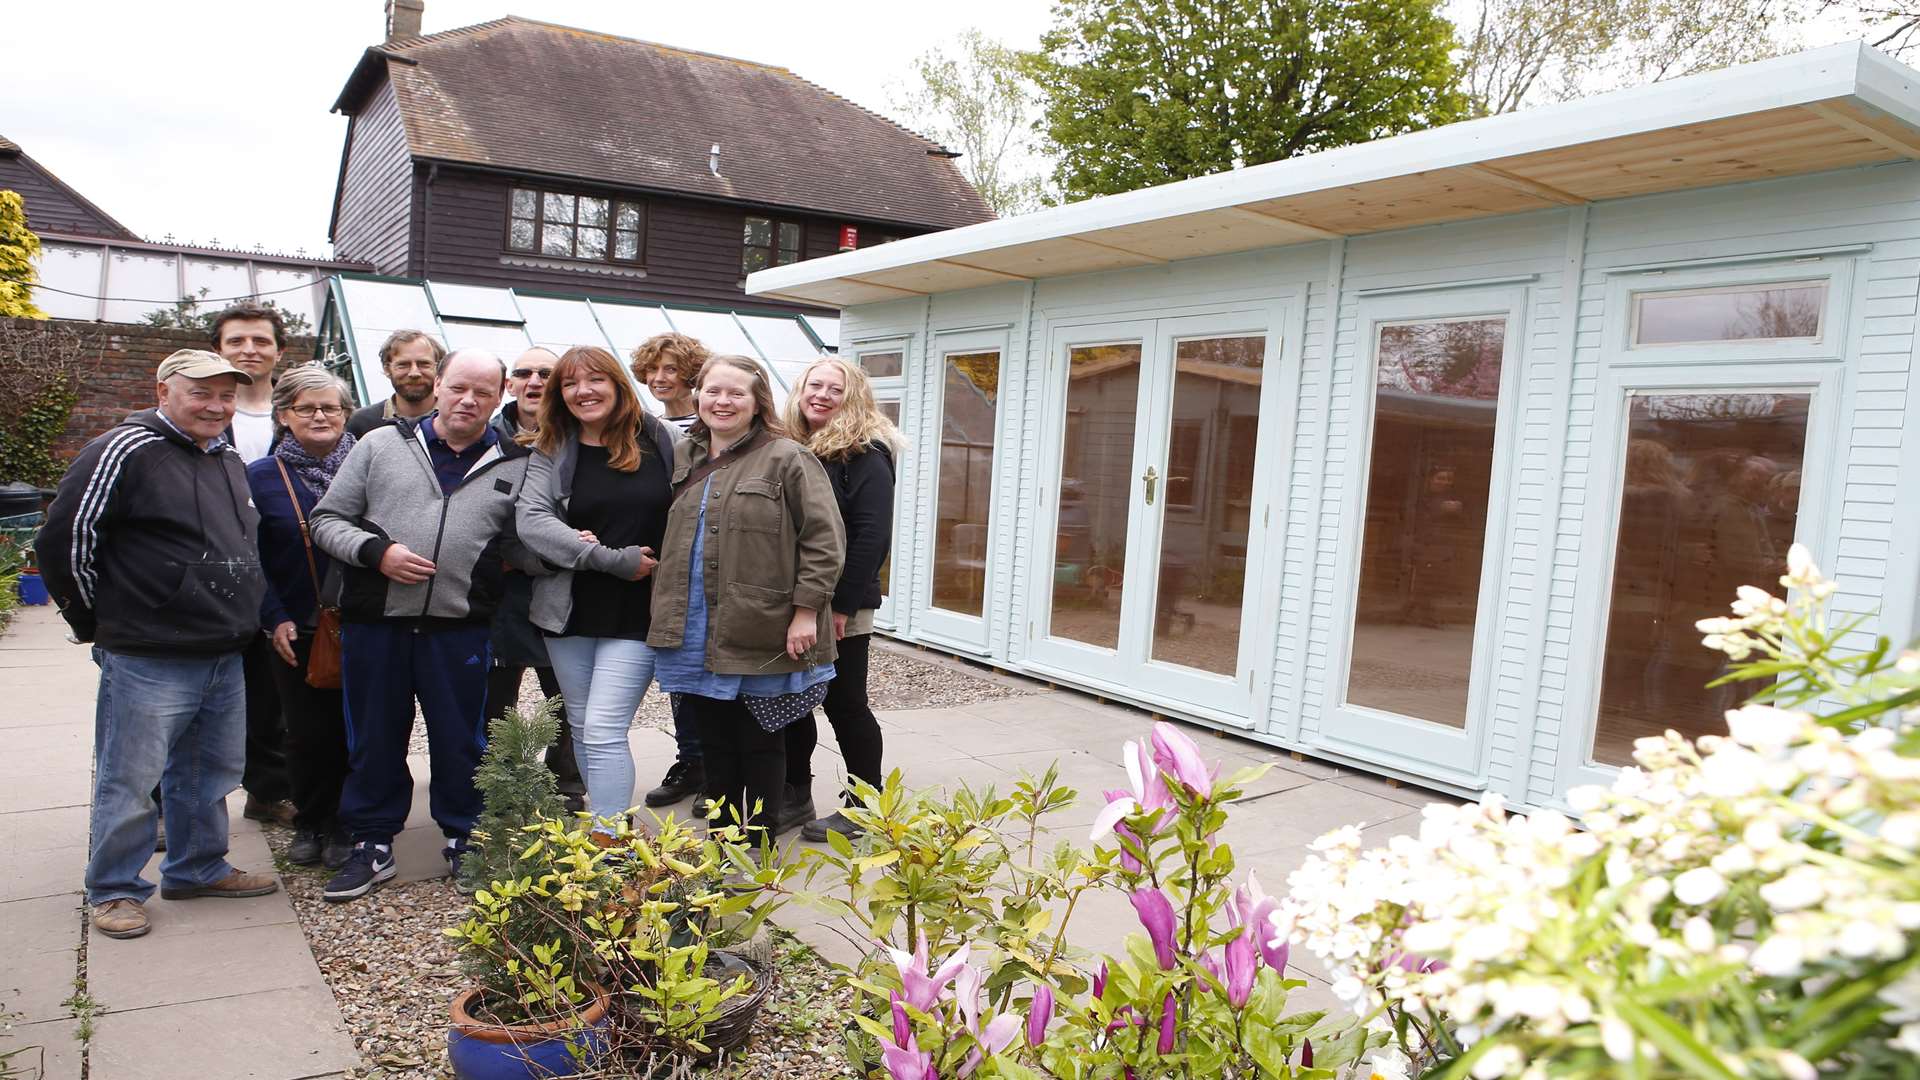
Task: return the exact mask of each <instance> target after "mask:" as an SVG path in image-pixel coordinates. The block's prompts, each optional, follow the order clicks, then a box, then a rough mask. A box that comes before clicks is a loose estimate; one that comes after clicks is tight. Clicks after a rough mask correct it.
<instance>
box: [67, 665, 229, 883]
mask: <svg viewBox="0 0 1920 1080" xmlns="http://www.w3.org/2000/svg"><path fill="white" fill-rule="evenodd" d="M93 661H94V663H96V664H98V665H100V696H99V698H98V699H97V700H96V701H95V703H94V714H93V747H94V775H93V815H92V832H93V845H92V848H91V850H90V851H89V853H88V857H87V902H88V903H90V904H104V903H106V902H107V901H109V900H139V901H142V902H145V901H146V899H147V898H148V897H150V896H152V895H153V884H152V883H151V882H149V881H147V880H146V879H145V878H144V877H142V876H141V872H142V871H143V870H144V869H146V865H147V860H148V859H150V858H152V857H153V840H154V813H155V807H154V805H153V788H154V785H155V784H159V785H160V801H161V803H162V804H163V805H164V806H165V807H166V827H167V855H166V858H164V859H162V860H161V862H160V883H161V884H163V885H167V886H170V887H175V888H180V887H191V886H195V885H211V884H213V883H214V882H216V881H219V880H220V879H221V878H224V877H226V876H227V875H228V874H230V873H232V872H233V866H232V865H231V864H229V863H228V862H227V795H228V793H230V792H232V791H233V790H234V789H235V788H237V787H239V786H240V771H241V769H242V768H244V767H245V765H246V760H247V711H246V693H247V691H246V679H245V678H244V677H243V676H242V674H241V665H240V654H239V653H237V652H236V653H227V654H225V655H222V656H171V657H162V656H129V655H127V654H125V653H114V652H108V651H107V650H105V649H101V648H97V647H96V648H95V649H94V650H93Z"/></svg>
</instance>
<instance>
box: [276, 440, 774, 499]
mask: <svg viewBox="0 0 1920 1080" xmlns="http://www.w3.org/2000/svg"><path fill="white" fill-rule="evenodd" d="M766 440H767V429H766V428H763V427H760V426H759V425H757V424H756V425H754V429H753V434H751V435H749V436H747V437H746V438H745V439H743V440H741V441H740V442H738V443H735V444H734V445H732V446H730V447H728V448H727V452H726V453H724V454H721V455H720V456H719V457H710V458H708V459H707V460H706V461H704V462H702V463H701V464H699V465H698V466H696V467H695V468H694V469H693V471H691V472H689V473H687V476H686V479H684V480H682V481H680V484H679V486H677V487H675V488H674V490H673V501H675V502H678V501H679V500H680V498H681V496H683V495H685V494H686V493H687V492H689V491H697V490H699V488H700V482H701V481H703V480H705V479H706V478H707V477H709V476H712V475H713V474H714V473H716V472H719V471H720V466H722V465H725V464H727V463H728V462H730V461H733V460H734V459H736V458H738V457H740V456H741V455H742V454H745V453H746V452H748V451H749V450H752V449H753V448H754V447H756V446H758V445H760V444H761V443H762V442H765V441H766ZM275 460H278V459H275Z"/></svg>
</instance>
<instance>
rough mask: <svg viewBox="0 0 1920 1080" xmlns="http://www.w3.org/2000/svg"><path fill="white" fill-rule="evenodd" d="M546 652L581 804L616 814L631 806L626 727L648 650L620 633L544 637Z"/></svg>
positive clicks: (649, 678)
mask: <svg viewBox="0 0 1920 1080" xmlns="http://www.w3.org/2000/svg"><path fill="white" fill-rule="evenodd" d="M547 657H548V659H550V660H552V661H553V676H554V678H556V679H558V680H559V681H560V696H561V697H562V698H564V699H565V700H566V703H567V723H568V725H569V726H571V727H572V728H573V748H574V754H575V756H576V757H578V758H579V760H580V773H581V775H582V776H584V777H586V780H587V809H589V810H591V811H592V812H593V816H594V817H596V818H618V817H621V816H623V815H624V814H626V812H627V811H628V810H630V809H632V808H633V749H632V747H631V746H630V745H629V744H628V743H627V732H628V731H629V730H631V729H632V727H633V714H634V712H635V711H636V710H638V709H639V708H640V700H641V699H642V698H644V697H646V695H647V687H648V686H649V685H651V684H652V683H653V650H652V649H649V648H647V644H646V642H644V641H630V640H627V639H625V638H595V637H557V638H548V639H547Z"/></svg>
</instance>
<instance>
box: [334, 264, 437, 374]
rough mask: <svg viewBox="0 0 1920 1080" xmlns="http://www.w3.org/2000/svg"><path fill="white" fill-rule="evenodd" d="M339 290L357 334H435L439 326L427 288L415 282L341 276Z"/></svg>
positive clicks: (376, 360)
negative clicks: (361, 279) (369, 331)
mask: <svg viewBox="0 0 1920 1080" xmlns="http://www.w3.org/2000/svg"><path fill="white" fill-rule="evenodd" d="M340 290H341V295H342V296H343V297H344V298H345V299H346V304H347V319H348V321H349V322H350V323H352V325H353V329H354V331H355V332H356V334H357V333H359V332H362V331H368V330H378V331H380V333H381V337H382V338H383V339H384V337H385V336H386V334H387V333H390V332H392V331H394V330H425V331H426V332H428V333H434V332H435V329H436V327H437V325H438V324H437V323H436V322H435V321H434V317H433V308H432V307H430V306H429V305H428V304H427V293H426V290H425V289H423V288H421V287H420V286H418V285H401V284H397V283H394V282H388V281H360V280H357V279H354V278H342V279H341V280H340ZM373 363H374V365H375V366H376V367H377V366H379V363H380V361H379V359H378V358H377V357H376V358H375V359H374V361H373Z"/></svg>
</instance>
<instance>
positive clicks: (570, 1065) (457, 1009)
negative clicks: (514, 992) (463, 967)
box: [447, 986, 608, 1080]
mask: <svg viewBox="0 0 1920 1080" xmlns="http://www.w3.org/2000/svg"><path fill="white" fill-rule="evenodd" d="M591 989H592V990H593V992H594V999H593V1002H592V1003H591V1004H589V1005H588V1006H587V1007H586V1008H585V1009H584V1010H582V1011H581V1013H580V1016H579V1021H578V1024H538V1025H533V1024H529V1025H524V1026H516V1027H508V1026H504V1025H500V1024H489V1023H487V1022H485V1021H483V1020H477V1019H475V1018H474V1017H473V1014H472V1013H471V1012H470V1011H469V1009H470V1008H471V1006H472V1005H473V1002H474V1000H475V999H476V998H478V997H479V996H480V991H479V990H478V989H477V988H476V989H472V990H468V991H467V992H465V993H463V994H461V995H460V996H459V997H456V998H454V999H453V1026H452V1027H449V1028H448V1029H447V1057H448V1059H449V1060H450V1061H451V1062H452V1063H453V1075H454V1076H456V1077H459V1078H460V1080H529V1078H533V1077H554V1076H573V1075H576V1074H577V1073H579V1072H580V1070H581V1068H582V1066H585V1067H586V1068H589V1069H591V1068H593V1067H594V1066H596V1065H598V1064H599V1062H600V1060H601V1059H602V1058H603V1057H605V1056H606V1053H607V1022H608V1021H607V1002H608V994H607V991H606V990H604V989H602V988H601V987H598V986H596V987H592V988H591ZM570 1044H575V1045H579V1046H581V1047H583V1048H584V1049H585V1051H586V1053H585V1054H584V1056H583V1057H581V1058H576V1057H575V1056H574V1054H573V1051H572V1049H571V1048H570Z"/></svg>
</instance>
